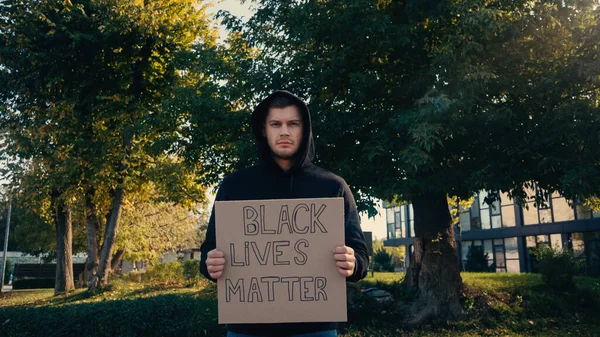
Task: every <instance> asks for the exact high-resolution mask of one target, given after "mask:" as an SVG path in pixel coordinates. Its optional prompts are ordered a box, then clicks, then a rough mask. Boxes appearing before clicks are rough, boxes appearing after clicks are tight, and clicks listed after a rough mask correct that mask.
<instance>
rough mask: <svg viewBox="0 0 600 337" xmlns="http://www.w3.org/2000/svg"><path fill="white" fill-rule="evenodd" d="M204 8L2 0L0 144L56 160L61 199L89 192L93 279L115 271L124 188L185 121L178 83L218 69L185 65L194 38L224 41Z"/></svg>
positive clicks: (141, 176)
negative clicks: (200, 70)
mask: <svg viewBox="0 0 600 337" xmlns="http://www.w3.org/2000/svg"><path fill="white" fill-rule="evenodd" d="M205 10H206V6H205V4H204V3H202V2H201V1H195V0H162V1H148V0H145V1H116V0H77V1H34V0H27V1H16V0H15V1H13V0H9V1H4V2H2V4H0V11H1V12H2V14H3V15H2V17H0V31H2V35H1V36H0V64H1V67H0V100H1V101H2V103H3V106H2V109H3V110H2V115H1V116H0V117H2V118H0V129H2V130H8V131H9V136H8V137H7V138H8V141H7V142H6V143H5V144H4V145H3V148H2V150H5V151H9V152H10V153H11V155H13V156H15V157H16V158H19V159H20V160H23V161H25V162H27V161H29V160H36V161H41V162H43V163H44V165H45V167H46V168H50V172H52V176H51V177H50V179H47V180H44V181H45V182H46V184H45V185H44V186H46V187H50V188H46V189H44V190H45V191H47V192H49V193H50V192H52V191H56V192H57V194H56V195H57V196H58V195H60V198H57V200H59V201H60V200H65V201H68V200H70V198H73V197H75V196H78V197H79V198H80V199H82V200H85V202H86V207H85V209H86V212H87V214H86V227H87V234H88V244H89V246H88V256H89V257H90V261H89V266H88V267H89V271H90V288H96V287H104V286H105V285H106V284H107V282H108V276H109V274H110V270H111V261H112V260H113V255H114V254H115V252H114V245H115V242H116V239H117V232H118V227H119V222H120V218H121V213H122V205H123V201H124V200H125V195H126V194H127V193H129V192H131V191H132V190H131V188H135V186H138V185H139V184H140V183H142V182H145V181H149V180H151V178H153V177H152V176H149V175H148V168H151V167H154V164H155V163H156V162H157V160H158V159H159V158H162V157H163V156H165V155H167V154H174V152H175V151H176V150H177V147H176V144H177V142H178V141H180V140H181V138H182V133H184V132H185V131H184V130H185V129H187V128H188V122H189V118H190V112H189V111H188V110H185V109H182V108H181V107H179V106H174V105H173V104H172V99H173V98H174V92H175V90H176V88H178V87H185V86H187V85H188V82H189V81H194V82H203V81H209V80H210V78H209V77H205V76H203V75H202V74H197V73H190V72H189V71H188V69H187V66H188V63H189V59H192V58H194V57H195V54H194V53H192V47H195V48H196V49H199V50H204V49H210V48H211V47H212V46H213V45H214V44H215V33H214V29H213V28H212V27H210V23H209V19H208V17H207V16H206V14H205ZM207 62H209V60H207ZM204 95H206V96H210V95H208V94H204ZM191 167H194V166H191ZM195 168H198V169H201V167H200V166H198V165H197V166H195ZM57 179H58V180H57ZM58 182H60V184H58ZM55 186H58V187H60V188H56V189H54V188H52V187H55ZM67 191H68V192H70V194H65V193H66V192H67ZM53 195H54V194H53ZM196 196H197V195H196ZM199 197H200V198H203V195H201V194H200V195H199ZM107 198H108V199H110V203H109V207H108V210H106V211H105V212H104V214H97V213H99V212H100V211H102V210H104V209H103V208H101V207H99V205H98V204H97V203H98V202H99V200H106V199H107ZM58 209H61V207H58ZM63 218H64V219H68V218H67V217H61V216H59V217H57V219H63ZM100 224H105V225H104V226H103V228H102V233H103V239H102V240H98V241H100V243H101V244H94V243H96V242H97V240H96V239H97V237H98V236H99V235H100V233H98V231H99V230H100ZM61 233H62V232H61ZM65 242H68V241H65Z"/></svg>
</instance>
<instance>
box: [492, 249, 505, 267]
mask: <svg viewBox="0 0 600 337" xmlns="http://www.w3.org/2000/svg"><path fill="white" fill-rule="evenodd" d="M494 255H495V257H496V271H506V261H505V260H504V246H503V245H497V246H494Z"/></svg>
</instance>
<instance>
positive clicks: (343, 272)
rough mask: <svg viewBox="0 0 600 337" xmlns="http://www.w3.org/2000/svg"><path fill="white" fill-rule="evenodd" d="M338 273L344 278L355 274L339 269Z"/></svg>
mask: <svg viewBox="0 0 600 337" xmlns="http://www.w3.org/2000/svg"><path fill="white" fill-rule="evenodd" d="M338 272H339V273H340V274H341V275H342V276H344V277H349V276H352V273H353V271H352V270H348V269H342V268H338Z"/></svg>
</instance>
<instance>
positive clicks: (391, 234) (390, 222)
mask: <svg viewBox="0 0 600 337" xmlns="http://www.w3.org/2000/svg"><path fill="white" fill-rule="evenodd" d="M385 218H386V220H387V237H388V240H389V239H395V238H396V231H395V230H394V209H393V208H386V209H385Z"/></svg>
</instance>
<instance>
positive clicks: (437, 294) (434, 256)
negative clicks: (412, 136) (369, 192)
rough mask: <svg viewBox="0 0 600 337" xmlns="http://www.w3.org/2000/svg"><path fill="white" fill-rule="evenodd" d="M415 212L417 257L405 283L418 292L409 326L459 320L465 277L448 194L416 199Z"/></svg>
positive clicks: (414, 203) (415, 255)
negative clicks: (459, 256) (458, 251)
mask: <svg viewBox="0 0 600 337" xmlns="http://www.w3.org/2000/svg"><path fill="white" fill-rule="evenodd" d="M412 202H413V208H414V212H415V213H414V214H415V241H414V248H415V252H414V257H413V260H412V261H411V265H410V267H409V269H408V271H407V273H406V277H405V279H404V285H406V286H407V287H410V288H412V289H413V290H415V291H416V293H417V296H416V300H415V302H414V304H413V306H412V308H411V313H412V317H410V318H409V319H408V321H407V324H408V325H409V326H413V327H415V326H419V325H422V324H424V323H426V322H429V321H432V320H433V321H446V320H455V319H458V318H459V317H460V316H461V315H462V313H463V311H462V307H461V304H460V297H461V293H462V287H463V283H462V278H461V276H460V270H459V268H458V262H457V261H458V256H457V253H456V242H455V240H454V228H453V226H452V220H451V217H450V211H449V210H448V201H447V199H446V196H445V195H443V194H440V195H430V196H429V195H428V196H422V197H418V198H414V199H413V200H412Z"/></svg>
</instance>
